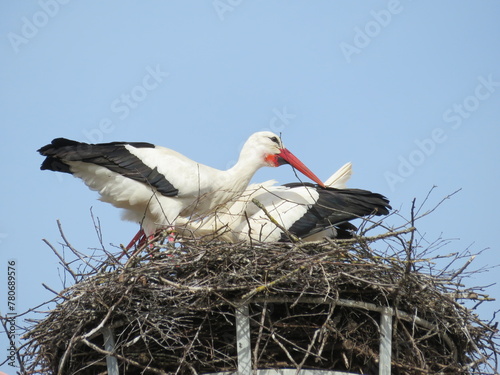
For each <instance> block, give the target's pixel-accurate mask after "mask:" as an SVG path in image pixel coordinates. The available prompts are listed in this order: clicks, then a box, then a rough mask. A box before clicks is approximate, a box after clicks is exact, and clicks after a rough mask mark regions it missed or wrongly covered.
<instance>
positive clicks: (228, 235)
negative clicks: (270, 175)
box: [178, 163, 391, 242]
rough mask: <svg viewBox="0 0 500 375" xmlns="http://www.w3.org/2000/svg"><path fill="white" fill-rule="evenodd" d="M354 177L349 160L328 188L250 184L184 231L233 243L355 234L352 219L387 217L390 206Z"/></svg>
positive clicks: (187, 234)
mask: <svg viewBox="0 0 500 375" xmlns="http://www.w3.org/2000/svg"><path fill="white" fill-rule="evenodd" d="M350 176H351V163H347V164H346V165H344V166H343V167H342V168H340V169H339V170H338V171H337V172H336V173H334V174H333V175H332V176H331V177H330V178H329V179H328V180H327V181H325V183H324V185H326V188H322V187H320V186H318V185H313V184H308V183H289V184H285V185H276V184H275V181H272V180H271V181H267V182H264V183H261V184H253V185H250V186H249V187H248V188H247V189H246V190H245V192H244V193H242V194H241V195H240V196H239V197H238V198H236V199H235V200H233V201H229V202H228V203H227V204H226V205H225V206H224V207H221V208H220V209H218V210H217V212H216V213H215V214H213V215H211V216H209V217H207V218H205V219H203V220H201V221H194V222H187V221H186V222H179V223H178V224H179V225H181V223H182V224H183V229H182V230H181V229H179V234H182V235H184V236H186V237H190V236H194V237H197V238H200V237H201V238H205V239H212V238H217V239H220V240H224V241H228V242H239V241H243V242H249V241H259V242H276V241H290V238H289V237H288V236H289V235H292V236H295V237H299V238H303V239H305V240H307V241H314V240H320V239H322V238H324V237H331V238H339V237H341V238H346V237H350V236H351V235H352V232H353V231H354V230H356V229H357V228H356V227H355V226H354V225H352V224H351V223H350V222H349V221H350V220H353V219H357V218H361V217H365V216H369V215H387V214H388V213H389V209H390V208H391V206H390V205H389V201H388V200H387V198H385V197H384V196H382V195H380V194H378V193H372V192H370V191H368V190H362V189H347V188H346V187H345V185H346V181H347V180H348V179H349V178H350ZM254 200H255V201H257V202H258V203H259V205H260V207H259V206H257V205H256V204H255V203H254ZM262 207H263V209H262ZM270 217H271V218H273V219H274V220H275V223H273V222H272V220H271V219H270ZM276 223H277V224H278V225H276Z"/></svg>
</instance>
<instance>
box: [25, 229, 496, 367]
mask: <svg viewBox="0 0 500 375" xmlns="http://www.w3.org/2000/svg"><path fill="white" fill-rule="evenodd" d="M410 225H411V223H410ZM410 225H409V226H408V227H407V228H406V229H402V230H399V231H398V232H387V233H385V234H382V235H378V236H374V237H367V236H361V237H357V238H354V239H351V240H325V241H322V242H315V243H295V244H286V243H280V244H255V243H254V244H253V245H252V246H250V245H245V244H227V243H217V242H211V243H198V242H195V241H187V242H183V243H182V244H180V245H179V244H177V245H176V246H172V245H168V244H167V245H163V244H162V241H161V240H160V241H157V242H156V243H155V244H154V245H152V246H150V247H146V249H147V251H144V252H142V253H140V254H137V255H135V256H133V257H132V258H130V259H129V260H128V261H127V262H126V263H125V264H119V263H117V262H114V261H113V257H109V258H107V259H105V260H104V261H101V262H96V261H95V259H93V262H89V261H88V260H85V263H87V264H86V267H87V270H89V271H88V273H87V274H83V275H82V273H81V271H75V270H72V269H70V263H69V262H66V261H64V260H63V259H62V257H61V261H62V264H63V265H64V266H65V268H66V269H67V271H68V272H69V273H70V274H71V275H73V277H74V278H75V280H78V282H76V283H75V285H73V286H71V287H68V288H66V289H65V290H63V291H62V292H60V293H59V294H58V297H57V298H56V300H57V306H56V307H55V308H54V309H53V310H52V311H51V312H50V313H49V314H48V315H47V316H45V317H44V318H43V319H41V320H40V321H38V322H36V324H34V325H33V326H32V327H31V328H30V330H29V331H28V332H27V333H26V335H25V338H26V340H27V342H28V344H27V345H26V347H25V348H24V351H23V360H24V362H25V367H26V369H27V370H26V373H38V372H40V373H44V374H45V373H46V374H105V373H107V372H106V371H107V370H106V365H107V362H106V359H108V360H109V359H110V358H116V360H117V362H118V364H119V367H120V374H122V373H123V374H196V373H210V372H220V371H236V370H237V368H238V363H237V345H236V344H237V338H236V322H235V311H236V310H237V309H238V308H240V307H241V306H248V311H249V317H250V327H251V334H250V339H251V354H252V359H251V361H252V366H253V368H294V369H306V368H307V369H323V370H338V371H350V372H357V373H363V374H376V373H377V372H378V365H379V360H380V358H379V344H380V342H379V341H380V330H381V327H380V323H379V321H380V319H379V317H380V311H381V309H383V308H385V307H390V308H391V309H392V310H390V311H392V313H393V314H392V315H393V323H392V359H391V367H392V373H393V374H435V373H443V374H474V373H491V374H492V373H495V372H496V365H497V355H498V354H499V349H498V339H499V335H498V330H497V329H496V327H495V326H493V325H492V324H491V322H490V323H487V322H484V321H482V320H480V319H479V318H478V317H477V316H476V315H475V314H474V312H473V311H472V310H469V309H467V308H466V307H464V305H463V301H464V300H472V301H474V302H481V301H487V300H488V297H487V296H486V295H484V294H482V290H480V289H475V288H465V287H464V286H463V285H462V283H461V279H462V278H463V277H464V276H466V268H467V266H468V262H466V263H465V264H464V265H463V266H462V267H461V268H460V269H458V270H451V267H447V268H445V270H444V271H440V270H436V269H435V267H436V266H435V264H434V260H435V259H434V258H432V257H428V258H425V256H427V255H429V254H428V252H427V251H426V250H423V251H422V249H419V248H418V246H417V245H416V244H415V242H416V241H415V240H414V228H413V227H410ZM436 246H437V245H436V244H434V247H436ZM438 247H439V246H438ZM417 249H419V250H420V251H421V252H420V255H419V256H416V255H415V253H416V251H417ZM143 250H144V249H143ZM75 251H76V250H75ZM79 256H81V254H79ZM449 257H450V260H449V262H450V264H452V263H454V262H456V261H457V260H461V259H463V256H462V255H450V256H449ZM436 258H437V257H436ZM440 258H441V257H440ZM104 330H108V331H111V332H113V336H114V337H113V338H114V341H115V343H114V347H113V348H112V351H110V350H109V347H108V346H106V345H105V343H104V339H103V332H104ZM106 348H108V349H106Z"/></svg>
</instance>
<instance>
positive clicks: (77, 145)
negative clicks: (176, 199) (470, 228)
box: [38, 138, 179, 196]
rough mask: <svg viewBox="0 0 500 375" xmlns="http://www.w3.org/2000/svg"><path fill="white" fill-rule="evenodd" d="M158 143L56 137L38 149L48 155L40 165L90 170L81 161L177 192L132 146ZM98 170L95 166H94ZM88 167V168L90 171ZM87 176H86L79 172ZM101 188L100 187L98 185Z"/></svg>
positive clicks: (168, 192)
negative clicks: (92, 140) (96, 141)
mask: <svg viewBox="0 0 500 375" xmlns="http://www.w3.org/2000/svg"><path fill="white" fill-rule="evenodd" d="M155 147H156V146H155V145H153V144H150V143H145V142H131V143H126V142H111V143H100V144H88V143H83V142H76V141H72V140H69V139H65V138H56V139H54V140H53V141H52V143H50V144H48V145H46V146H44V147H42V148H40V149H39V150H38V152H40V154H42V155H43V156H46V158H45V160H44V161H43V163H42V166H41V167H40V169H42V170H44V169H48V170H52V171H57V172H65V173H71V174H73V173H78V172H80V173H91V172H90V170H89V169H88V168H82V169H81V170H78V169H79V168H78V166H79V165H80V164H79V163H78V162H81V163H87V164H91V165H95V166H98V167H103V168H106V169H108V170H110V171H112V172H115V173H117V174H119V175H121V176H123V177H126V178H130V179H132V180H134V181H138V182H141V183H143V184H145V185H146V186H149V187H154V188H155V189H156V190H157V191H158V192H159V193H160V194H162V195H164V196H176V195H177V194H178V192H179V191H178V189H176V188H175V187H174V186H173V185H172V184H171V183H170V182H169V181H168V180H167V179H166V177H165V175H163V174H162V173H159V172H158V168H157V167H154V168H151V167H150V166H148V165H146V164H145V163H144V162H143V161H142V160H141V159H140V158H138V157H137V156H136V155H134V154H133V153H132V152H131V149H142V148H150V149H154V148H155ZM91 170H92V171H96V168H93V169H91ZM87 171H88V172H87ZM79 177H82V178H83V179H84V180H85V176H79ZM104 183H105V182H104V181H103V184H104ZM96 188H97V189H98V190H101V189H100V188H99V187H96Z"/></svg>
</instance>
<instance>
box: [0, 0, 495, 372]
mask: <svg viewBox="0 0 500 375" xmlns="http://www.w3.org/2000/svg"><path fill="white" fill-rule="evenodd" d="M498 14H500V3H499V2H497V1H493V0H490V1H487V0H485V1H482V2H481V3H480V4H478V3H477V2H473V1H457V0H453V1H451V0H448V1H440V2H435V1H429V0H427V1H425V0H423V1H418V2H417V1H410V0H401V1H397V0H391V1H357V2H353V1H347V0H344V1H326V0H324V1H315V2H310V1H293V2H292V1H289V2H285V1H248V0H246V1H245V0H240V1H237V0H231V1H230V0H220V1H198V2H187V1H180V0H177V1H161V2H160V1H140V2H139V1H117V0H115V1H106V2H98V1H85V2H77V1H68V0H64V1H63V0H39V1H22V2H21V1H10V2H2V4H1V5H0V54H1V57H2V69H0V103H1V110H2V123H3V125H2V137H1V139H2V141H1V142H2V147H1V148H0V157H1V159H0V160H1V161H2V183H1V184H0V196H1V197H2V200H1V208H2V209H1V212H2V215H1V216H0V241H1V242H0V248H1V252H0V270H1V272H0V275H1V276H0V277H2V278H4V279H5V277H6V276H5V274H6V269H7V262H8V260H9V259H15V260H16V264H17V276H18V287H17V297H18V300H17V306H16V307H17V310H18V311H23V310H26V309H27V308H29V307H31V306H35V305H37V304H39V303H41V302H43V301H44V300H47V299H48V298H51V294H50V293H49V292H48V291H47V290H45V289H44V288H43V287H42V285H41V283H45V284H47V285H50V286H51V287H52V288H54V289H56V290H57V289H60V288H61V286H62V283H61V274H60V267H59V266H58V263H57V259H56V257H55V256H54V255H53V254H52V252H51V251H50V249H49V248H48V247H47V246H46V245H45V244H43V243H42V238H46V239H48V240H49V241H50V242H51V243H53V244H54V245H56V246H59V245H58V243H59V242H60V237H59V234H58V229H57V225H56V219H60V220H61V222H62V224H63V228H64V230H65V232H66V235H67V237H68V238H69V239H70V241H71V242H72V243H73V245H74V246H75V247H76V248H78V249H79V250H81V251H86V249H89V248H96V247H99V240H98V238H97V236H96V234H95V231H94V226H93V223H92V220H91V216H90V208H91V207H92V208H93V212H94V215H96V216H98V217H99V219H100V223H101V226H102V231H103V236H104V243H105V244H110V243H112V244H119V243H125V242H127V241H128V240H130V238H131V237H132V235H133V234H134V233H135V232H136V230H137V225H135V224H133V223H127V222H122V221H121V220H120V215H119V212H118V211H117V210H116V209H114V208H113V207H111V206H108V205H106V204H104V203H101V202H99V201H97V200H96V197H97V195H96V193H94V192H91V191H89V190H88V189H87V188H86V187H85V186H84V185H83V183H82V182H81V181H79V180H77V179H74V178H72V177H71V176H69V175H57V174H55V173H50V172H45V171H44V172H42V171H40V170H39V165H40V163H41V161H42V157H41V156H40V155H38V154H37V153H36V150H37V149H38V148H39V147H41V146H43V145H45V144H46V143H48V142H50V141H51V140H52V139H53V138H55V137H66V138H72V139H76V140H80V141H87V142H101V141H102V142H109V141H118V140H120V141H121V140H126V141H147V142H152V143H155V144H159V145H163V146H167V147H170V148H173V149H175V150H177V151H179V152H181V153H184V154H186V155H187V156H189V157H191V158H193V159H195V160H197V161H199V162H201V163H204V164H208V165H210V166H213V167H216V168H221V169H225V168H227V167H229V166H230V165H231V164H232V163H234V161H235V160H236V159H237V156H238V153H239V149H240V147H241V145H242V143H243V142H244V141H245V140H246V138H247V137H248V136H249V135H250V134H251V133H253V132H255V131H259V130H262V129H271V130H274V131H276V132H280V131H281V132H282V134H283V139H284V142H285V144H286V146H287V147H288V148H289V149H290V150H292V151H293V152H294V153H295V154H296V155H297V156H299V157H300V158H301V159H302V160H303V161H304V162H305V164H306V165H308V166H309V167H310V168H311V169H312V170H313V171H314V172H315V173H316V174H317V175H318V176H319V177H320V178H323V179H326V178H327V177H328V176H329V175H330V174H331V173H332V172H334V171H335V170H336V169H337V168H338V167H340V166H341V165H342V164H344V163H345V162H347V161H352V162H353V165H354V176H353V178H352V179H351V182H350V186H351V187H358V188H364V189H369V190H372V191H375V192H379V193H382V194H384V195H386V196H387V197H388V198H389V199H390V200H391V204H392V206H393V207H394V208H396V209H401V211H402V213H403V214H405V215H408V212H409V210H410V207H411V201H412V199H413V198H416V199H417V205H419V203H421V202H422V201H423V200H424V199H425V197H426V195H427V193H428V192H429V190H430V189H431V188H432V187H433V186H437V188H435V189H434V191H433V192H432V194H431V197H430V199H429V201H428V202H427V203H426V205H425V207H426V208H428V209H431V208H432V207H434V205H435V204H436V203H437V202H439V201H440V200H441V199H442V198H444V197H446V196H447V195H449V194H451V193H452V192H454V191H456V190H457V189H462V190H461V191H460V192H459V193H458V194H456V195H455V196H453V197H452V198H451V199H449V200H446V201H445V202H444V203H443V205H442V206H440V207H439V208H438V209H437V210H436V211H435V212H434V213H433V214H432V215H429V216H428V217H426V218H424V219H422V220H421V221H420V222H419V223H418V229H419V231H420V232H421V233H425V234H426V238H427V239H428V240H429V241H430V242H432V241H434V240H435V239H436V238H438V237H439V236H440V235H441V236H442V237H443V238H446V239H453V240H452V242H451V243H450V244H449V245H448V246H447V247H445V248H442V249H440V250H439V251H441V252H442V253H443V254H448V253H452V252H457V251H458V252H460V251H463V250H465V249H466V248H468V247H470V251H471V252H478V251H480V250H482V249H485V248H490V250H487V251H485V252H484V253H483V254H481V255H480V256H479V257H478V258H477V259H476V260H475V261H474V263H473V265H472V266H471V267H472V268H474V267H475V268H481V267H484V266H492V265H496V264H499V263H500V262H499V256H498V251H499V250H498V247H499V246H498V240H497V239H496V237H495V230H496V229H495V228H496V225H497V223H498V212H499V211H500V204H499V200H498V187H499V185H500V184H499V169H498V162H499V161H500V160H499V159H500V158H499V156H500V151H499V146H498V141H499V136H500V131H499V125H500V124H499V118H500V116H499V115H500V64H499V61H500V48H499V47H498V44H499V40H500V24H499V23H498ZM271 178H275V179H277V180H278V181H280V182H282V183H286V182H292V181H295V180H296V178H295V176H294V174H293V171H292V170H291V169H290V168H287V167H281V168H278V169H271V168H267V169H265V170H261V171H259V172H258V173H257V174H256V176H255V177H254V181H255V182H258V181H264V180H267V179H271ZM389 220H394V221H395V222H396V218H393V219H389ZM387 224H389V225H390V224H391V222H390V221H388V223H387ZM499 279H500V278H499V277H498V269H494V270H493V271H492V272H489V273H481V274H479V275H477V276H475V277H473V278H470V279H466V280H464V282H465V283H466V285H469V286H475V285H488V284H492V283H495V282H498V281H500V280H499ZM0 285H4V284H3V283H2V284H0ZM5 293H6V287H3V290H0V296H1V301H0V310H1V311H2V312H3V311H5V310H6V301H5V300H6V297H5ZM488 293H489V294H490V295H491V296H492V297H495V298H497V299H499V298H500V287H499V286H498V285H495V286H493V287H491V288H490V289H488ZM487 305H489V306H481V307H480V309H479V311H480V313H481V314H482V315H483V317H484V319H489V318H490V317H491V314H492V313H493V311H494V310H498V309H500V303H498V301H497V302H493V303H489V304H487ZM2 342H3V341H2ZM3 346H4V345H3V344H2V347H1V348H0V359H3V357H4V354H3V353H6V349H4V348H3ZM0 370H4V371H9V370H12V369H11V368H9V367H8V366H4V367H0ZM11 372H12V371H11Z"/></svg>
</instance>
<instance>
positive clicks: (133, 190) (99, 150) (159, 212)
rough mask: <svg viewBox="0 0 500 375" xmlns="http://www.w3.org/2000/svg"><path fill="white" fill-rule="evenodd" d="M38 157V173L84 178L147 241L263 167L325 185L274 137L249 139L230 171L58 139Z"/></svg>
mask: <svg viewBox="0 0 500 375" xmlns="http://www.w3.org/2000/svg"><path fill="white" fill-rule="evenodd" d="M38 152H40V154H42V155H43V156H45V157H46V158H45V160H44V161H43V163H42V166H41V167H40V169H42V170H45V169H47V170H52V171H57V172H66V173H71V174H73V175H74V176H76V177H79V178H81V179H82V180H83V181H84V182H85V184H86V185H87V186H88V187H89V188H90V189H92V190H96V191H98V192H99V194H100V196H101V197H100V200H102V201H104V202H108V203H111V204H112V205H113V206H115V207H118V208H122V209H125V214H124V219H128V220H132V221H136V222H139V223H141V228H142V231H143V233H145V234H146V235H147V236H150V235H152V234H154V233H155V232H156V230H157V229H158V228H160V227H168V226H173V225H175V221H176V220H177V219H178V218H179V217H185V218H190V219H196V218H200V217H203V216H206V215H207V214H209V213H211V212H212V211H213V210H215V209H216V208H217V207H218V206H220V205H223V204H225V203H226V202H227V201H229V200H231V199H233V198H234V197H236V196H238V195H239V194H240V193H241V192H242V191H244V190H245V188H246V187H247V185H248V183H249V181H250V179H251V178H252V176H253V175H254V173H255V172H256V171H257V170H258V169H259V168H261V167H264V166H270V167H277V166H280V165H282V164H286V163H287V164H290V165H291V166H292V167H294V168H296V169H297V170H299V171H300V172H302V173H303V174H304V175H305V176H307V177H309V178H310V179H311V180H313V181H315V182H316V183H318V184H319V185H322V182H321V180H319V178H318V177H316V176H315V175H314V174H313V173H312V172H311V171H310V170H309V169H308V168H307V167H306V166H305V165H304V164H303V163H302V162H300V161H299V160H298V159H297V158H296V157H295V156H294V155H293V154H292V153H291V152H290V151H288V150H287V149H286V148H285V147H284V146H283V144H282V142H281V139H280V137H278V136H277V135H276V134H274V133H271V132H258V133H255V134H253V135H251V136H250V138H249V139H248V140H247V141H246V143H245V144H244V146H243V148H242V150H241V153H240V157H239V160H238V162H237V163H236V164H235V165H234V166H233V167H232V168H230V169H228V170H226V171H221V170H218V169H214V168H211V167H209V166H206V165H203V164H199V163H197V162H195V161H193V160H191V159H189V158H187V157H186V156H184V155H182V154H180V153H178V152H176V151H173V150H171V149H168V148H165V147H161V146H155V145H153V144H150V143H143V142H133V143H127V142H111V143H100V144H87V143H82V142H76V141H72V140H68V139H65V138H57V139H54V140H53V141H52V143H50V144H48V145H46V146H44V147H42V148H40V149H39V150H38ZM140 234H141V231H140V232H139V233H138V235H137V236H136V237H135V238H134V240H133V242H135V240H137V239H138V237H139V235H140ZM130 246H132V243H131V244H130V245H129V247H130Z"/></svg>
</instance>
